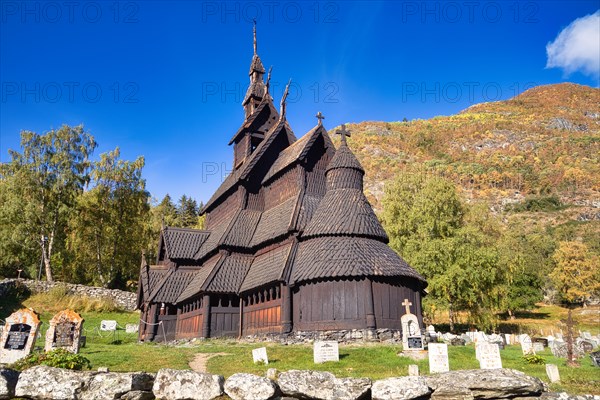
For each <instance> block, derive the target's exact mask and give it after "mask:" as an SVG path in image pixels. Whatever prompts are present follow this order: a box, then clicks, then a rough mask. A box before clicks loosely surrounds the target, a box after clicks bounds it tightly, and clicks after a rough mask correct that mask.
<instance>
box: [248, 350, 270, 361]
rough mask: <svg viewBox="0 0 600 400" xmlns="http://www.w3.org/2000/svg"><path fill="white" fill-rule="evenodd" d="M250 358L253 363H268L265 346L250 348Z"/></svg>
mask: <svg viewBox="0 0 600 400" xmlns="http://www.w3.org/2000/svg"><path fill="white" fill-rule="evenodd" d="M252 359H253V361H254V364H256V363H265V364H268V363H269V357H267V348H266V347H260V348H258V349H254V350H252Z"/></svg>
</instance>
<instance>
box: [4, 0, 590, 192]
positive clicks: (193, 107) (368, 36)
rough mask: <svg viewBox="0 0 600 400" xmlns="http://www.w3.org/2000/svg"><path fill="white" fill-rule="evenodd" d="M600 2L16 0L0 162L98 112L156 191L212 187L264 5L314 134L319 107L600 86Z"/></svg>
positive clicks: (265, 22) (300, 122) (349, 117)
mask: <svg viewBox="0 0 600 400" xmlns="http://www.w3.org/2000/svg"><path fill="white" fill-rule="evenodd" d="M599 8H600V1H598V0H593V1H568V0H563V1H561V0H558V1H554V0H550V1H464V2H462V1H430V2H422V1H405V2H400V1H398V2H372V1H369V2H367V1H365V2H361V1H347V2H334V1H324V2H313V1H310V2H297V1H264V2H263V1H257V2H221V1H204V2H200V1H175V2H166V1H153V0H145V1H119V2H116V1H115V2H113V1H77V2H66V1H65V2H62V1H56V2H54V1H51V2H46V1H25V2H23V1H8V0H2V1H0V35H1V36H0V82H1V84H2V87H1V89H2V90H1V99H0V101H1V102H0V161H2V162H5V161H7V160H8V153H7V151H8V149H9V148H12V149H16V148H18V146H19V132H20V131H21V130H34V131H37V132H45V131H47V130H49V129H52V128H58V127H60V126H61V125H62V124H70V125H77V124H84V126H85V127H86V129H87V130H88V131H89V132H90V133H92V134H93V135H94V136H95V138H96V140H97V141H98V143H99V148H98V149H97V151H96V156H98V155H99V154H100V153H102V152H106V151H110V150H112V149H113V148H114V147H116V146H119V147H120V148H121V152H122V157H123V158H125V159H134V158H136V157H137V156H140V155H143V156H145V158H146V167H145V169H144V176H145V178H146V180H147V188H148V190H149V191H150V192H151V194H152V195H153V197H155V198H158V199H160V198H162V197H163V196H164V195H165V194H166V193H169V194H170V195H171V196H172V197H173V198H176V199H177V198H179V197H180V196H181V195H182V194H187V195H191V196H193V197H194V198H196V199H197V200H202V201H206V200H207V199H208V198H209V197H210V195H211V194H212V192H213V191H214V190H215V189H216V187H217V186H218V184H219V183H220V181H221V180H222V178H223V177H224V176H225V175H226V174H227V173H228V170H229V169H230V168H231V161H232V149H231V148H230V147H228V146H227V143H228V141H229V139H230V138H231V136H232V135H233V133H235V131H236V130H237V129H238V127H239V126H240V124H241V123H242V120H243V115H244V114H243V109H242V107H241V101H242V99H243V95H244V92H245V90H246V87H247V85H248V68H249V65H250V60H251V57H252V20H253V19H254V18H256V20H257V24H258V26H257V30H258V53H259V55H260V57H261V58H262V60H263V63H264V64H265V66H266V67H267V68H268V66H271V65H272V66H273V77H272V94H273V96H274V98H275V101H276V103H279V99H280V97H281V94H282V92H283V87H284V85H285V82H287V80H288V79H289V78H292V82H293V84H292V88H291V90H290V95H289V97H288V107H287V114H288V120H289V121H290V123H291V125H292V128H293V129H294V131H295V133H296V136H298V137H300V136H302V135H303V134H304V133H305V132H307V131H308V130H309V129H310V128H312V126H314V125H315V123H316V119H315V118H314V115H315V114H316V113H317V111H321V112H322V113H323V114H324V115H325V118H326V119H325V121H324V124H325V126H326V127H328V128H332V127H334V126H336V125H339V124H341V123H345V122H360V121H368V120H377V121H380V120H381V121H398V120H402V119H403V118H405V117H406V118H408V119H414V118H430V117H432V116H435V115H448V114H453V113H456V112H458V111H460V110H462V109H464V108H466V107H468V106H469V105H471V104H474V103H479V102H481V101H495V100H503V99H507V98H510V97H512V96H514V95H515V94H518V93H520V92H522V91H523V90H525V89H527V88H528V87H531V86H535V85H540V84H549V83H559V82H565V81H569V82H576V83H579V84H584V85H590V86H594V87H598V60H597V58H599V57H600V55H598V54H597V52H596V51H597V50H593V47H596V46H592V50H590V49H589V46H590V43H591V44H595V40H597V39H596V37H597V36H598V34H597V31H595V29H596V28H595V26H596V25H598V23H597V21H596V19H589V18H588V19H587V20H585V21H587V25H586V26H587V28H585V27H584V24H583V23H581V24H579V23H576V24H575V25H572V24H573V23H574V21H576V20H577V19H580V18H583V17H585V16H588V15H591V14H594V13H596V12H597V11H598V9H599ZM596 15H597V14H596ZM590 18H591V17H590ZM581 21H583V20H581ZM586 29H587V31H586ZM561 32H563V34H562V36H561V38H560V40H557V37H558V36H559V34H560V33H561ZM590 32H591V33H590ZM586 35H587V36H586ZM582 37H583V39H582ZM577 41H579V42H577ZM549 43H553V44H554V45H553V46H551V49H552V60H550V62H549V60H548V53H547V46H548V45H549ZM582 57H583V59H584V61H581V59H582ZM547 65H551V66H554V67H552V68H547V67H546V66H547Z"/></svg>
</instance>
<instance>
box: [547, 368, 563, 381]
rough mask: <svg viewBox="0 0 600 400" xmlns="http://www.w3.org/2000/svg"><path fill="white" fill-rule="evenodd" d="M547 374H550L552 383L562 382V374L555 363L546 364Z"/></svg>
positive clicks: (549, 377)
mask: <svg viewBox="0 0 600 400" xmlns="http://www.w3.org/2000/svg"><path fill="white" fill-rule="evenodd" d="M546 374H547V375H548V379H550V383H555V382H560V374H559V373H558V367H557V366H556V365H555V364H546Z"/></svg>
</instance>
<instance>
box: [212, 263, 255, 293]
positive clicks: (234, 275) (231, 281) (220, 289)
mask: <svg viewBox="0 0 600 400" xmlns="http://www.w3.org/2000/svg"><path fill="white" fill-rule="evenodd" d="M253 259H254V257H253V256H251V255H250V256H248V255H242V254H232V255H230V256H228V257H227V258H226V259H225V261H223V263H221V265H220V266H218V267H217V268H218V269H217V271H216V273H215V274H214V275H213V277H212V279H211V280H210V282H207V284H206V285H205V286H206V288H205V290H206V291H208V292H216V293H237V292H238V290H239V288H240V285H241V284H242V281H243V280H244V277H245V276H246V274H247V273H248V269H249V268H250V265H251V264H252V260H253Z"/></svg>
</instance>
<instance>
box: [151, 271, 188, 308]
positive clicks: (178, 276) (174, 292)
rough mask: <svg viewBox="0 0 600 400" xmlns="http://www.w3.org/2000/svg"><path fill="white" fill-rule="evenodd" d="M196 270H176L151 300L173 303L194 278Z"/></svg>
mask: <svg viewBox="0 0 600 400" xmlns="http://www.w3.org/2000/svg"><path fill="white" fill-rule="evenodd" d="M196 273H197V270H187V269H183V270H177V271H173V273H172V274H171V275H170V276H169V278H168V279H167V280H166V282H165V283H164V284H163V285H162V287H161V288H160V290H159V291H158V293H157V294H156V296H154V298H153V300H154V301H155V302H161V303H175V302H176V301H177V298H178V297H179V296H180V295H181V292H182V290H184V289H185V288H186V287H187V286H188V285H189V283H190V282H191V281H192V280H193V279H194V277H195V276H196Z"/></svg>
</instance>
